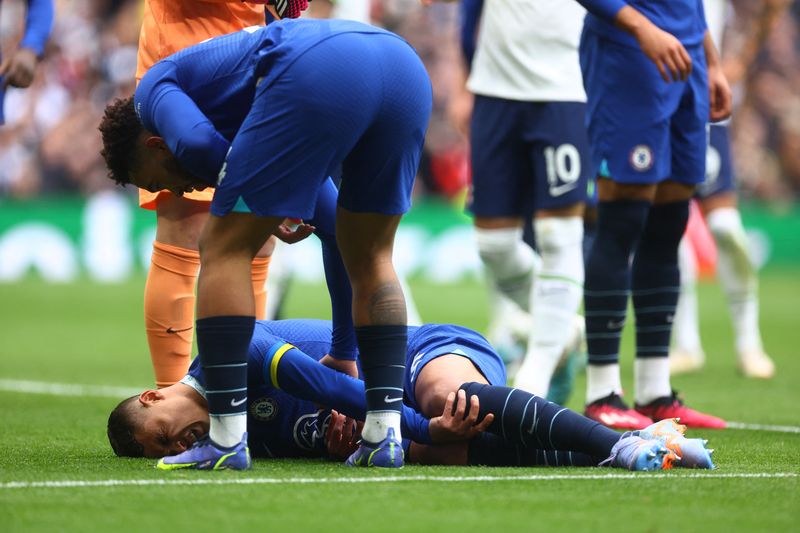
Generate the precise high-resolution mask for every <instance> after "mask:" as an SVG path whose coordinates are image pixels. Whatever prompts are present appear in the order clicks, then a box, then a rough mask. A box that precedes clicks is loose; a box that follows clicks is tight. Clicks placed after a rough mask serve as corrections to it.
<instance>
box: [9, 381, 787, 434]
mask: <svg viewBox="0 0 800 533" xmlns="http://www.w3.org/2000/svg"><path fill="white" fill-rule="evenodd" d="M142 390H144V387H142V388H134V387H115V386H111V385H79V384H74V383H50V382H47V381H29V380H20V379H0V391H3V392H21V393H26V394H51V395H53V396H95V397H102V398H119V399H122V398H126V397H128V396H133V395H134V394H139V393H140V392H142ZM728 428H730V429H743V430H748V431H774V432H779V433H800V426H779V425H771V424H749V423H747V422H728Z"/></svg>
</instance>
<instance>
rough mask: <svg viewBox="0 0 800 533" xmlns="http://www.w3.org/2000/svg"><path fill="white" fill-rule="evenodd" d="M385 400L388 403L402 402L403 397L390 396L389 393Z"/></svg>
mask: <svg viewBox="0 0 800 533" xmlns="http://www.w3.org/2000/svg"><path fill="white" fill-rule="evenodd" d="M383 401H384V402H386V403H392V402H402V401H403V397H402V396H401V397H400V398H389V395H388V394H387V395H386V396H384V397H383Z"/></svg>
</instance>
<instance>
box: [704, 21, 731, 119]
mask: <svg viewBox="0 0 800 533" xmlns="http://www.w3.org/2000/svg"><path fill="white" fill-rule="evenodd" d="M703 49H704V51H705V55H706V64H707V65H708V91H709V104H710V113H709V118H710V120H711V122H718V121H720V120H724V119H726V118H728V117H729V116H731V110H732V108H733V98H732V96H731V88H730V86H729V85H728V80H727V79H726V78H725V73H724V72H723V70H722V63H721V62H720V60H719V54H718V53H717V47H716V46H714V40H713V39H712V38H711V32H709V31H708V30H706V33H705V36H704V37H703Z"/></svg>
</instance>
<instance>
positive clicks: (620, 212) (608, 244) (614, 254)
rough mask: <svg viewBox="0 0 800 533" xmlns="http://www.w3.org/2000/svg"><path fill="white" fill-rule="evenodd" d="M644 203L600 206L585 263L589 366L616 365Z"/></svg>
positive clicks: (608, 203) (624, 202) (635, 202)
mask: <svg viewBox="0 0 800 533" xmlns="http://www.w3.org/2000/svg"><path fill="white" fill-rule="evenodd" d="M649 208H650V203H649V202H646V201H638V200H632V201H616V202H600V203H599V204H598V206H597V226H596V227H597V231H596V235H595V240H594V243H593V245H592V250H591V253H590V254H589V258H588V260H587V261H586V280H585V282H584V311H585V315H586V343H587V346H588V350H589V364H592V365H607V364H613V363H617V362H618V361H619V342H620V337H621V336H622V328H623V326H624V325H625V315H626V311H627V307H628V296H629V294H630V284H631V281H630V280H631V276H630V259H631V254H632V253H633V252H634V251H635V250H636V246H637V244H638V243H639V237H640V235H641V233H642V230H643V229H644V226H645V221H646V220H647V213H648V210H649Z"/></svg>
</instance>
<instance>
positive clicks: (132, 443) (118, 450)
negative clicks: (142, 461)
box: [107, 394, 144, 457]
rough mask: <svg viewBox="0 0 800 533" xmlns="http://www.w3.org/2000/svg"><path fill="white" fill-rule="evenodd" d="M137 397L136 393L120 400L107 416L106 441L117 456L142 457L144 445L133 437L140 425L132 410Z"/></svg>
mask: <svg viewBox="0 0 800 533" xmlns="http://www.w3.org/2000/svg"><path fill="white" fill-rule="evenodd" d="M138 399H139V395H138V394H137V395H134V396H131V397H130V398H126V399H125V400H122V401H121V402H120V403H119V405H117V406H116V407H115V408H114V410H113V411H111V415H109V417H108V429H107V435H108V442H109V443H111V449H112V450H114V453H115V454H116V455H117V456H118V457H144V446H142V443H141V442H139V441H138V440H136V437H135V433H136V429H137V428H138V427H139V425H140V424H139V420H138V418H139V417H138V415H137V413H136V412H135V411H134V407H135V402H136V401H138Z"/></svg>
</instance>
